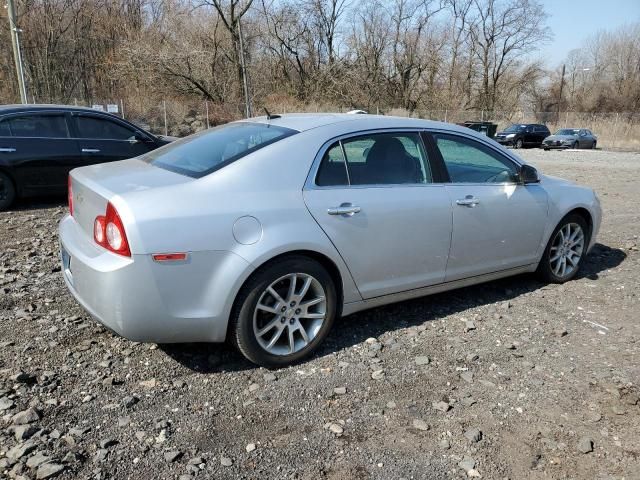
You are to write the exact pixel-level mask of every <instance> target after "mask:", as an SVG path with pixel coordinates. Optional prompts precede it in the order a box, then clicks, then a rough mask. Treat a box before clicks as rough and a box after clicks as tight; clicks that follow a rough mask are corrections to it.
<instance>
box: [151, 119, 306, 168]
mask: <svg viewBox="0 0 640 480" xmlns="http://www.w3.org/2000/svg"><path fill="white" fill-rule="evenodd" d="M295 133H298V132H296V131H295V130H291V129H289V128H284V127H277V126H274V125H269V124H263V123H248V122H240V123H228V124H226V125H222V126H219V127H216V128H212V129H210V130H205V131H204V132H200V133H197V134H195V135H191V136H189V137H186V138H183V139H180V140H176V141H175V142H173V143H170V144H169V145H167V146H165V147H162V148H159V149H158V150H154V151H152V152H149V153H148V154H146V155H145V156H144V157H143V160H145V161H146V162H148V163H151V164H152V165H155V166H157V167H161V168H165V169H167V170H171V171H172V172H176V173H180V174H183V175H188V176H190V177H195V178H199V177H203V176H205V175H208V174H210V173H211V172H214V171H216V170H218V169H220V168H222V167H224V166H226V165H229V164H230V163H232V162H234V161H235V160H238V159H239V158H242V157H244V156H245V155H248V154H249V153H251V152H255V151H256V150H259V149H261V148H263V147H266V146H267V145H270V144H272V143H274V142H277V141H278V140H282V139H283V138H286V137H289V136H291V135H293V134H295Z"/></svg>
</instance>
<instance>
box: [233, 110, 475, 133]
mask: <svg viewBox="0 0 640 480" xmlns="http://www.w3.org/2000/svg"><path fill="white" fill-rule="evenodd" d="M239 122H253V123H264V124H269V125H276V126H280V127H285V128H290V129H292V130H297V131H299V132H304V131H307V130H311V129H314V128H318V127H324V126H329V125H338V124H343V126H344V127H345V128H347V129H348V130H351V131H357V130H373V129H376V128H381V129H382V128H433V129H444V130H451V131H460V132H465V133H468V132H470V131H472V130H470V129H469V128H467V127H461V126H458V125H455V124H452V123H443V122H436V121H432V120H423V119H420V118H409V117H393V116H386V115H368V114H352V113H292V114H284V115H281V116H279V117H277V118H273V117H272V118H271V119H268V118H267V117H266V116H262V117H254V118H248V119H245V120H239ZM346 122H349V123H348V126H347V124H346Z"/></svg>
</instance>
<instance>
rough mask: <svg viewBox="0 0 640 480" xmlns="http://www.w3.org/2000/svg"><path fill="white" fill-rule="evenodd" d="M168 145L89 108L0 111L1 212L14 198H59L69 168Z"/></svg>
mask: <svg viewBox="0 0 640 480" xmlns="http://www.w3.org/2000/svg"><path fill="white" fill-rule="evenodd" d="M170 141H171V139H170V138H168V137H167V138H164V137H157V136H155V135H152V134H150V133H149V132H146V131H144V130H142V129H141V128H139V127H136V126H135V125H133V124H131V123H129V122H127V121H125V120H123V119H121V118H119V117H117V116H115V115H112V114H109V113H104V112H99V111H97V110H93V109H90V108H83V107H66V106H58V105H4V106H0V210H3V209H5V208H7V207H8V206H9V205H11V203H12V202H13V200H14V199H15V198H17V197H29V196H36V195H55V194H63V193H64V192H66V189H67V176H68V174H69V171H70V170H71V169H73V168H76V167H81V166H84V165H91V164H94V163H102V162H112V161H114V160H122V159H125V158H131V157H136V156H138V155H141V154H143V153H146V152H148V151H150V150H154V149H156V148H158V147H160V146H162V145H165V144H166V143H169V142H170Z"/></svg>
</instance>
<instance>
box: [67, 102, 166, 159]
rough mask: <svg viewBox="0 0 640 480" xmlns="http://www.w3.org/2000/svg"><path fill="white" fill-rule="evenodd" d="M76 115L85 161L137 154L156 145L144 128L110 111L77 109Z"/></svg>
mask: <svg viewBox="0 0 640 480" xmlns="http://www.w3.org/2000/svg"><path fill="white" fill-rule="evenodd" d="M72 119H73V122H72V127H73V132H74V135H75V136H76V137H77V139H78V145H79V148H80V152H81V154H82V157H83V164H84V165H92V164H95V163H104V162H113V161H116V160H123V159H125V158H133V157H137V156H138V155H142V154H143V153H147V152H148V151H149V150H153V149H154V148H155V147H156V144H155V142H153V140H152V139H151V138H149V137H148V136H147V135H146V134H145V133H144V132H142V131H139V130H135V129H133V128H131V127H130V126H129V125H127V124H126V123H124V122H119V121H118V120H116V119H113V118H110V117H107V116H106V115H100V114H94V113H91V112H89V113H84V112H82V113H80V112H74V113H73V114H72Z"/></svg>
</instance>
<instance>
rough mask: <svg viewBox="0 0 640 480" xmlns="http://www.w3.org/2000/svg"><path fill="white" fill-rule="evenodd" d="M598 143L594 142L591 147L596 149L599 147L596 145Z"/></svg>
mask: <svg viewBox="0 0 640 480" xmlns="http://www.w3.org/2000/svg"><path fill="white" fill-rule="evenodd" d="M597 143H598V142H593V145H591V149H592V150H595V149H596V148H597V146H596V145H597Z"/></svg>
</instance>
